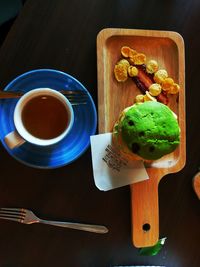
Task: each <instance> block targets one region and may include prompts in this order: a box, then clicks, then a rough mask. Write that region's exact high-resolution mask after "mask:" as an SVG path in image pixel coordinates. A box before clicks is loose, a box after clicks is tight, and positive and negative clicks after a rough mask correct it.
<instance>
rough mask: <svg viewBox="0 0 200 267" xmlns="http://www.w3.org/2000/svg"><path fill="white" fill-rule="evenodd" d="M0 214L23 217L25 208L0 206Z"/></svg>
mask: <svg viewBox="0 0 200 267" xmlns="http://www.w3.org/2000/svg"><path fill="white" fill-rule="evenodd" d="M0 215H3V216H7V215H10V216H15V217H18V218H24V217H25V215H26V212H25V210H23V209H18V208H0Z"/></svg>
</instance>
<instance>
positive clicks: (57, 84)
mask: <svg viewBox="0 0 200 267" xmlns="http://www.w3.org/2000/svg"><path fill="white" fill-rule="evenodd" d="M41 87H48V88H52V89H55V90H61V89H62V90H83V91H86V93H87V95H88V101H87V104H85V105H74V106H73V109H74V125H73V127H72V129H71V131H70V133H69V135H67V136H66V137H65V138H64V139H63V140H62V141H60V142H59V143H57V144H55V145H52V146H48V147H40V146H36V145H33V144H30V143H24V144H23V145H22V146H20V147H18V148H15V149H13V150H11V149H9V148H8V146H7V145H6V144H5V142H4V137H5V136H6V135H7V134H8V133H9V132H11V131H13V130H14V129H15V127H14V122H13V112H14V108H15V105H16V103H17V99H1V100H0V138H1V142H2V144H3V146H4V147H5V149H6V150H7V151H8V153H9V154H10V155H11V156H13V157H14V158H15V159H17V160H19V161H20V162H22V163H24V164H26V165H28V166H31V167H36V168H44V169H49V168H58V167H61V166H64V165H67V164H69V163H70V162H72V161H74V160H75V159H77V158H78V157H79V156H81V155H82V154H83V152H84V151H85V150H86V149H87V148H88V146H89V144H90V136H91V135H93V134H95V131H96V126H97V115H96V109H95V105H94V102H93V100H92V98H91V96H90V94H89V93H88V91H87V90H86V88H85V87H84V86H83V85H82V84H81V83H80V82H79V81H77V80H76V79H75V78H73V77H72V76H70V75H68V74H66V73H64V72H61V71H57V70H52V69H39V70H33V71H30V72H26V73H24V74H22V75H20V76H18V77H17V78H16V79H14V80H13V81H12V82H10V83H9V84H8V86H7V87H6V88H5V89H4V90H7V91H17V90H23V91H24V92H27V91H30V90H32V89H34V88H41Z"/></svg>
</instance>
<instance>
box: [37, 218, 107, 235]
mask: <svg viewBox="0 0 200 267" xmlns="http://www.w3.org/2000/svg"><path fill="white" fill-rule="evenodd" d="M38 223H43V224H49V225H54V226H59V227H65V228H70V229H75V230H81V231H87V232H92V233H97V234H105V233H107V232H108V228H107V227H105V226H103V225H92V224H83V223H72V222H59V221H47V220H39V221H38Z"/></svg>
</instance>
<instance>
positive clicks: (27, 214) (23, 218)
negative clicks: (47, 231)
mask: <svg viewBox="0 0 200 267" xmlns="http://www.w3.org/2000/svg"><path fill="white" fill-rule="evenodd" d="M0 219H4V220H11V221H15V222H19V223H24V224H32V223H43V224H49V225H54V226H60V227H65V228H71V229H76V230H82V231H87V232H93V233H98V234H105V233H107V232H108V228H107V227H105V226H103V225H92V224H83V223H73V222H60V221H48V220H42V219H40V218H38V217H37V216H36V215H35V214H34V213H33V212H32V211H30V210H27V209H22V208H0Z"/></svg>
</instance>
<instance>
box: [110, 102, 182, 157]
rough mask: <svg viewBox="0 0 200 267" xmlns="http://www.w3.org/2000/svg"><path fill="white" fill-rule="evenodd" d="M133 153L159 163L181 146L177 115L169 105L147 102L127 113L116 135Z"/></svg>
mask: <svg viewBox="0 0 200 267" xmlns="http://www.w3.org/2000/svg"><path fill="white" fill-rule="evenodd" d="M116 132H118V134H119V133H120V134H121V137H122V140H123V142H124V143H125V145H127V147H128V148H129V150H130V151H132V152H133V153H134V154H137V155H139V156H140V157H142V158H144V159H147V160H156V159H159V158H161V157H162V156H164V155H166V154H168V153H171V152H172V151H174V150H175V149H176V148H177V146H178V145H179V143H180V128H179V125H178V122H177V119H176V117H175V114H174V113H173V112H172V111H171V110H170V108H169V107H167V106H166V105H164V104H162V103H159V102H154V101H147V102H144V103H138V104H135V105H133V106H132V107H130V108H128V109H126V110H125V111H124V114H123V116H121V118H120V120H119V122H118V124H116V127H115V133H116Z"/></svg>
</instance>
